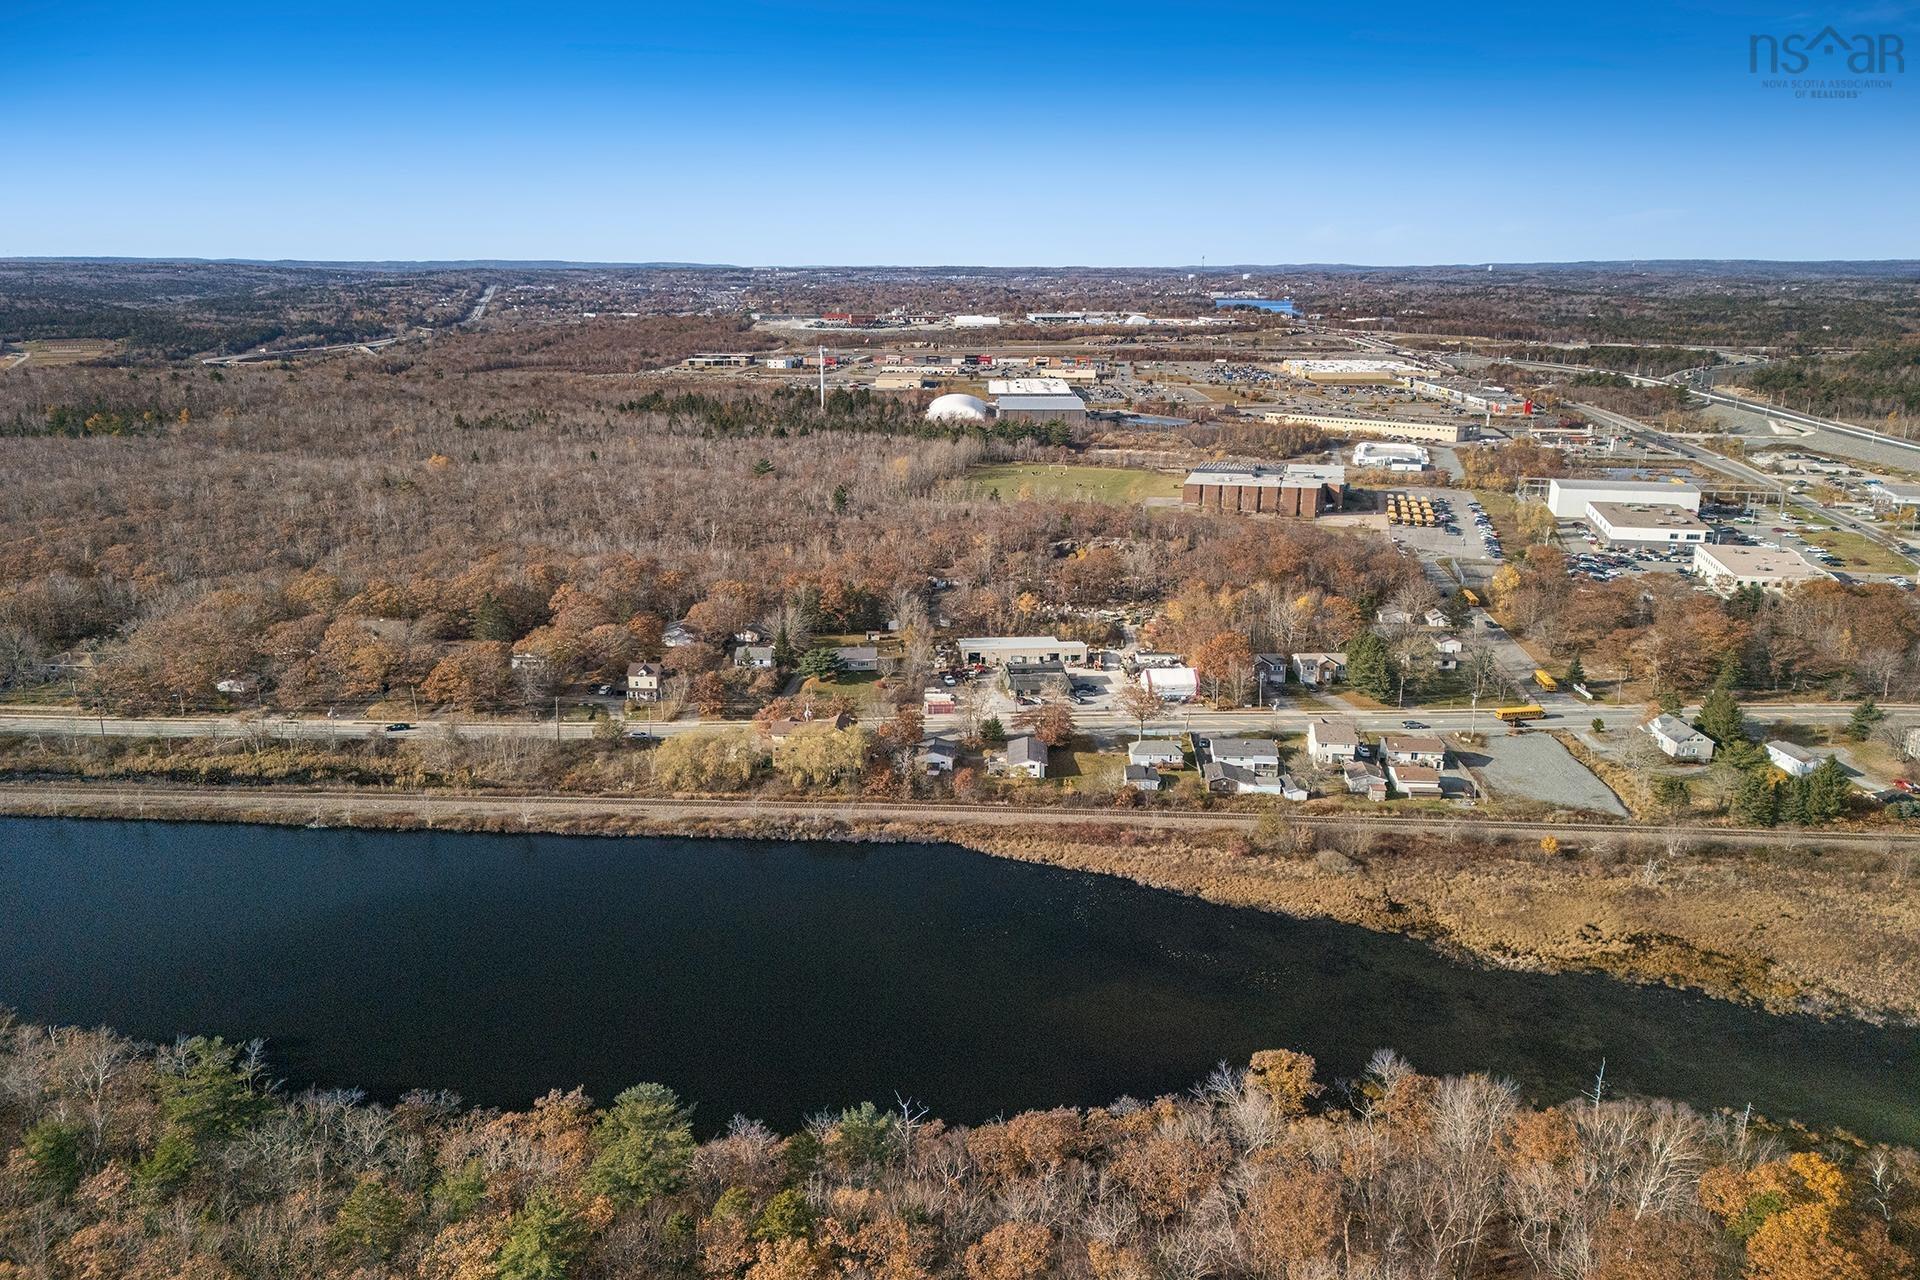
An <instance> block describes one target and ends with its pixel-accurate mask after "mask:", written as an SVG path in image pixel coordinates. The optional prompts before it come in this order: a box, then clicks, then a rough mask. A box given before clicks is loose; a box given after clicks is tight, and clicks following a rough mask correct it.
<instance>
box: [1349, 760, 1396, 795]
mask: <svg viewBox="0 0 1920 1280" xmlns="http://www.w3.org/2000/svg"><path fill="white" fill-rule="evenodd" d="M1340 772H1341V775H1342V777H1343V778H1344V779H1345V781H1346V784H1347V790H1348V791H1350V792H1352V793H1353V794H1354V795H1363V796H1365V797H1366V798H1367V799H1369V800H1373V801H1380V800H1385V799H1386V798H1387V774H1386V770H1384V769H1382V768H1381V767H1380V766H1379V765H1377V764H1374V763H1372V762H1371V761H1367V760H1349V761H1348V762H1347V763H1346V764H1344V765H1342V766H1341V767H1340Z"/></svg>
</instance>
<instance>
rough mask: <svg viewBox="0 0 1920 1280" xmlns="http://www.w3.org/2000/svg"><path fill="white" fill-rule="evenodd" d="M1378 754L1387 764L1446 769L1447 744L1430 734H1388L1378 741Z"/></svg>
mask: <svg viewBox="0 0 1920 1280" xmlns="http://www.w3.org/2000/svg"><path fill="white" fill-rule="evenodd" d="M1380 754H1381V756H1382V758H1384V759H1385V760H1386V762H1387V763H1388V764H1411V765H1422V766H1424V767H1426V768H1429V769H1444V768H1446V767H1447V744H1446V743H1444V742H1442V741H1441V740H1440V739H1439V738H1437V737H1435V736H1434V735H1433V734H1430V733H1389V734H1386V735H1384V736H1382V737H1381V739H1380Z"/></svg>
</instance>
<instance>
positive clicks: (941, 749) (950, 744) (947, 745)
mask: <svg viewBox="0 0 1920 1280" xmlns="http://www.w3.org/2000/svg"><path fill="white" fill-rule="evenodd" d="M917 758H918V760H919V761H920V765H921V767H922V768H924V769H925V770H926V771H927V772H928V773H952V772H953V767H954V765H955V764H957V763H959V760H960V746H959V744H958V743H956V742H955V741H953V739H951V738H945V737H941V736H939V735H937V734H936V735H935V736H933V737H931V738H928V739H927V740H926V741H924V742H922V743H921V744H920V750H919V752H918V755H917Z"/></svg>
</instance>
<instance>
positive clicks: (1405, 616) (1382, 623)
mask: <svg viewBox="0 0 1920 1280" xmlns="http://www.w3.org/2000/svg"><path fill="white" fill-rule="evenodd" d="M1373 622H1374V625H1375V626H1379V627H1410V626H1412V625H1413V615H1412V614H1410V613H1408V612H1407V611H1406V610H1405V609H1400V608H1396V607H1394V606H1393V605H1387V606H1385V607H1384V608H1380V609H1375V610H1374V611H1373Z"/></svg>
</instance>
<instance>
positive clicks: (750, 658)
mask: <svg viewBox="0 0 1920 1280" xmlns="http://www.w3.org/2000/svg"><path fill="white" fill-rule="evenodd" d="M733 665H734V666H736V667H753V668H755V669H756V670H765V669H767V668H769V667H771V666H773V646H772V645H770V644H743V645H741V646H740V647H739V648H738V649H736V650H735V651H734V654H733Z"/></svg>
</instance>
